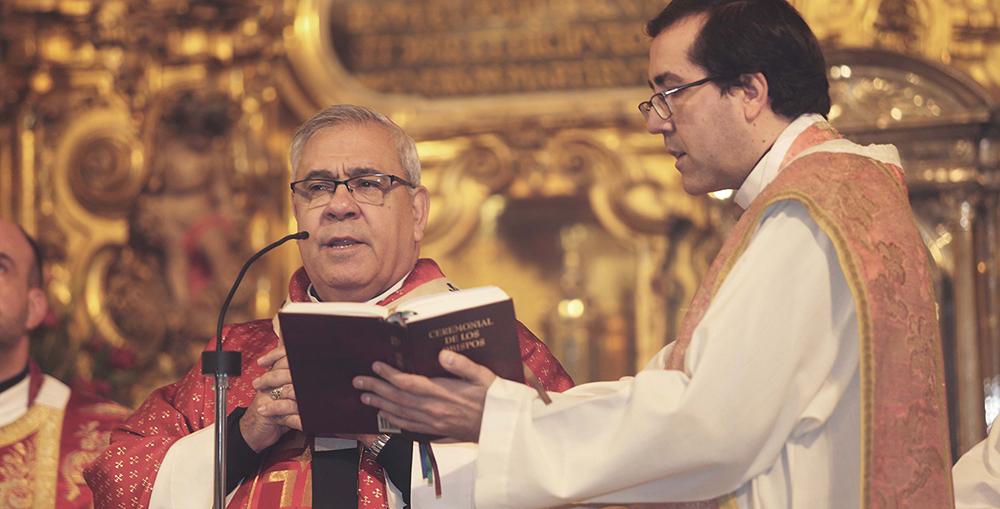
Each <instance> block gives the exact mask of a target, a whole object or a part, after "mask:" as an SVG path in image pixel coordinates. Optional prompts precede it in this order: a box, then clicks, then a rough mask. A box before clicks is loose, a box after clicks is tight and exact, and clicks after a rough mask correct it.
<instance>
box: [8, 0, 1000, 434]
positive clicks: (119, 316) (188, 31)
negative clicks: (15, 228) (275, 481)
mask: <svg viewBox="0 0 1000 509" xmlns="http://www.w3.org/2000/svg"><path fill="white" fill-rule="evenodd" d="M793 3H795V4H796V6H797V7H798V8H799V9H800V10H801V11H802V12H803V14H804V15H805V17H806V18H807V20H808V21H809V22H810V23H811V24H812V26H813V27H814V29H815V30H816V32H817V35H818V36H819V37H820V38H821V39H822V41H823V43H824V46H825V48H826V49H827V51H828V53H827V54H828V63H829V69H830V78H831V83H832V91H833V95H834V102H835V106H834V108H833V111H831V119H832V121H833V122H834V124H836V125H837V126H838V127H839V128H840V129H841V130H842V131H844V132H845V133H848V134H849V135H852V136H854V137H855V138H858V139H861V140H864V141H868V142H892V143H896V144H897V145H899V146H900V149H901V152H902V154H903V157H904V164H905V166H906V168H907V172H908V179H909V180H910V185H911V188H912V193H911V196H912V199H913V202H914V206H915V209H916V213H917V217H918V222H919V224H920V226H921V229H922V232H923V234H924V236H925V240H926V242H927V245H928V249H929V250H930V252H931V254H932V257H933V259H934V261H935V263H936V266H937V269H938V270H937V272H936V273H937V274H938V281H937V284H938V292H939V297H940V301H941V317H942V330H943V336H944V339H945V347H946V356H947V363H948V366H947V368H948V382H949V388H950V398H951V412H952V417H953V436H954V437H955V444H956V445H955V449H956V452H957V451H962V450H965V449H967V448H968V447H969V446H970V445H971V444H972V443H974V442H975V441H977V440H979V439H980V438H981V437H982V436H983V432H984V424H985V420H984V419H985V410H984V408H989V407H990V405H991V404H992V405H995V406H996V405H1000V398H997V397H996V396H992V395H991V394H992V392H991V391H992V390H996V389H992V387H994V386H995V385H994V386H989V385H987V387H986V389H985V394H984V381H986V382H990V381H991V380H992V379H993V378H992V377H994V376H996V375H1000V276H998V274H1000V257H998V255H997V254H996V251H997V248H998V247H1000V207H998V204H997V201H998V184H1000V167H998V159H1000V156H998V153H1000V148H998V143H1000V116H998V115H997V114H996V111H997V110H996V107H995V106H994V105H995V104H996V103H997V101H998V99H1000V36H998V35H997V34H998V33H1000V1H997V0H837V1H832V2H831V1H818V0H809V1H807V0H798V1H795V2H793ZM660 7H662V1H661V0H657V1H652V0H576V1H553V0H502V1H490V0H425V1H419V2H412V1H404V0H367V1H362V0H304V1H299V2H294V1H291V0H285V1H282V0H273V1H265V0H249V1H235V0H227V1H212V2H209V1H197V0H153V1H138V0H105V1H100V2H98V1H96V0H93V1H92V0H13V1H10V2H4V3H3V4H2V5H0V54H2V56H3V61H2V63H0V217H3V218H7V219H12V220H15V221H17V222H19V223H21V224H22V225H24V226H25V228H26V229H27V230H28V231H30V232H32V233H34V234H35V235H37V236H38V237H39V238H40V240H41V242H42V244H43V246H44V248H45V252H46V258H47V263H48V277H49V279H50V287H49V290H50V295H51V298H52V300H53V303H54V304H55V306H54V307H55V309H56V312H55V313H54V314H53V316H52V318H51V320H50V326H49V327H48V328H47V331H46V332H44V333H43V334H41V335H40V336H39V337H38V338H36V341H35V344H34V348H35V353H36V355H37V356H38V358H39V359H41V360H42V362H43V364H45V365H46V367H47V368H48V369H49V370H50V371H52V372H54V373H56V374H59V375H63V376H70V377H75V378H76V379H77V380H78V381H79V383H88V382H89V383H91V384H93V385H94V388H95V389H99V390H105V391H109V392H110V393H111V394H112V395H114V396H115V397H116V398H118V399H120V400H122V401H124V402H126V403H132V404H134V403H136V402H138V401H139V400H141V399H142V398H143V397H144V396H145V395H146V394H147V393H148V392H149V391H150V390H151V389H152V388H153V387H155V386H157V385H160V384H163V383H167V382H169V381H172V380H174V379H176V378H177V377H178V375H179V373H181V372H183V371H184V370H186V369H187V368H189V367H190V365H191V363H192V362H193V360H194V359H195V357H196V353H197V352H198V351H199V350H200V349H201V347H202V346H203V345H204V341H205V339H206V338H207V337H208V336H210V335H211V333H212V332H213V330H214V320H215V313H216V309H217V308H218V305H219V303H220V302H221V300H222V297H223V296H224V293H225V291H226V289H227V287H228V285H229V282H230V281H231V280H232V277H233V275H234V273H235V270H236V269H237V268H238V265H239V263H240V262H241V261H242V260H243V259H244V258H245V257H246V256H247V255H249V253H251V252H252V251H253V250H255V249H257V248H259V247H261V246H263V245H264V244H265V243H267V242H268V241H269V240H271V239H274V238H277V237H279V236H280V235H282V234H284V233H286V232H288V231H291V230H293V229H294V223H293V221H292V220H291V219H290V210H289V208H290V205H289V198H288V196H289V195H288V188H287V182H288V176H289V170H288V163H287V159H286V158H287V156H286V150H287V146H288V142H289V141H290V137H291V133H292V131H293V130H294V128H295V126H296V125H297V124H298V123H300V122H301V121H302V120H303V119H305V118H307V117H308V116H309V115H311V114H312V113H313V112H315V111H316V110H317V109H319V108H321V107H323V106H326V105H329V104H333V103H344V102H347V103H357V104H364V105H368V106H372V107H374V108H376V109H378V110H380V111H382V112H384V113H386V114H388V115H390V116H391V117H392V118H394V119H395V120H396V121H397V122H399V123H400V124H401V125H403V127H404V128H405V129H406V130H407V131H408V132H410V133H411V134H412V135H413V136H414V137H415V138H416V139H417V140H418V142H419V151H420V153H421V159H422V161H423V165H424V181H425V184H426V185H427V187H428V188H429V189H430V191H431V193H432V196H433V199H432V200H433V201H432V214H431V219H430V224H429V227H428V236H427V240H426V242H425V244H424V246H423V254H424V255H426V256H431V257H433V258H435V259H437V260H438V261H439V262H440V263H441V265H442V266H443V268H444V269H445V271H446V272H447V273H448V274H449V275H450V277H451V278H452V279H454V280H455V281H456V282H458V283H459V284H461V285H465V286H475V285H479V284H486V283H495V284H500V285H501V286H503V287H504V288H505V289H506V290H507V291H508V292H509V293H510V294H511V295H512V296H514V297H515V301H516V303H517V310H518V314H519V317H520V318H521V320H522V321H524V322H525V323H526V324H527V325H528V326H529V327H530V328H532V329H533V330H535V331H536V332H537V333H538V334H539V335H540V336H541V337H543V338H544V339H545V340H546V341H547V342H548V343H549V345H550V346H551V347H552V348H553V350H554V351H555V352H556V354H557V356H559V357H560V359H562V360H563V361H564V363H565V364H566V365H567V367H568V368H569V369H570V370H571V371H572V373H573V374H574V376H575V378H576V379H577V380H578V381H585V380H592V379H607V378H613V377H618V376H622V375H626V374H629V373H632V372H634V370H636V369H638V368H640V367H641V366H642V365H643V363H644V362H645V361H646V360H647V359H648V358H649V357H651V356H652V354H653V353H654V352H656V351H657V350H658V349H659V348H661V347H662V345H663V344H664V343H665V342H667V341H669V339H670V338H672V337H673V334H674V331H675V330H676V327H677V325H678V322H679V320H680V318H681V316H682V313H683V309H684V306H685V305H686V303H687V302H688V301H689V300H690V298H691V296H692V294H693V292H694V290H695V288H696V287H697V283H698V280H699V277H700V276H701V274H703V273H704V271H705V269H706V268H707V265H708V263H709V262H710V260H711V257H712V256H713V254H714V252H715V250H716V249H717V248H718V246H719V243H720V240H721V235H722V234H723V233H724V232H725V230H726V228H727V227H728V225H729V224H731V223H732V221H733V220H734V219H735V217H736V216H735V214H736V213H737V212H736V211H735V210H734V207H733V205H731V204H730V203H729V201H728V200H727V199H726V198H725V196H713V197H707V198H692V197H689V196H687V195H686V194H685V193H684V192H683V190H682V189H681V187H680V182H679V178H678V175H677V173H676V172H675V171H674V169H673V161H672V160H671V158H670V157H669V156H668V155H666V154H665V153H664V151H663V149H662V144H661V141H660V140H659V138H657V137H654V136H650V135H648V134H646V133H645V132H644V131H643V128H642V123H641V119H640V117H639V115H638V113H637V112H636V109H635V104H636V103H638V102H639V101H641V100H643V99H645V98H646V97H648V95H649V91H648V89H646V88H645V85H644V76H645V66H646V57H645V52H646V45H647V41H646V38H645V37H644V36H643V35H642V26H643V22H644V21H645V20H646V19H648V18H649V17H651V16H652V15H653V14H655V13H656V12H657V11H658V10H659V8H660ZM297 263H298V261H297V253H296V252H295V250H294V248H282V251H279V253H277V254H275V255H272V256H271V257H270V258H269V259H267V260H264V261H263V262H262V263H261V264H260V265H259V266H258V267H257V268H256V269H255V270H254V271H253V272H252V273H251V276H250V277H249V278H248V280H247V281H246V282H245V283H244V285H243V290H242V291H241V293H240V294H239V295H238V297H237V299H236V304H235V306H234V308H233V310H232V311H231V315H230V316H231V319H233V320H239V319H248V318H250V317H254V316H267V315H269V314H271V313H273V312H274V311H275V309H276V308H277V307H278V306H280V305H281V303H282V302H283V299H284V291H285V281H286V280H287V276H288V274H289V273H290V272H291V270H293V269H294V267H296V266H297ZM790 312H794V310H790ZM998 380H1000V379H998ZM996 385H1000V383H998V384H996ZM998 392H1000V390H998ZM984 398H985V399H984ZM990 398H993V399H990ZM984 400H985V401H986V404H985V405H984Z"/></svg>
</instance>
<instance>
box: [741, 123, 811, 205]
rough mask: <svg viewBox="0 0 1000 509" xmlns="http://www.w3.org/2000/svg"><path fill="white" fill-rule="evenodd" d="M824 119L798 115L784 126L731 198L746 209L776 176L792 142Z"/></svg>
mask: <svg viewBox="0 0 1000 509" xmlns="http://www.w3.org/2000/svg"><path fill="white" fill-rule="evenodd" d="M825 120H826V119H824V118H823V116H822V115H819V114H816V113H807V114H805V115H800V116H799V117H798V118H796V119H795V120H794V121H792V123H791V124H788V126H786V127H785V129H784V130H783V131H781V134H780V135H778V138H777V139H775V140H774V143H772V144H771V148H769V149H767V150H766V151H764V155H762V156H761V158H760V159H758V160H757V164H755V165H754V167H753V170H751V171H750V174H749V175H747V178H746V179H744V180H743V184H742V185H741V186H740V188H739V189H737V190H736V195H735V196H734V197H733V200H734V201H735V202H736V204H737V205H739V206H740V208H743V209H746V208H747V207H749V206H750V203H751V202H753V201H754V199H756V198H757V196H758V195H760V193H761V191H763V190H764V188H765V187H767V185H768V184H770V183H771V181H772V180H774V178H775V177H777V176H778V172H779V171H780V170H781V162H782V161H783V160H784V159H785V154H787V153H788V149H790V148H792V143H793V142H794V141H795V139H796V138H798V137H799V135H800V134H802V133H803V132H804V131H805V130H806V129H808V128H809V126H811V125H813V124H815V123H816V122H823V121H825Z"/></svg>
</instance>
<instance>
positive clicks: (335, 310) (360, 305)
mask: <svg viewBox="0 0 1000 509" xmlns="http://www.w3.org/2000/svg"><path fill="white" fill-rule="evenodd" d="M280 312H281V313H295V314H309V315H335V316H360V317H373V318H382V319H385V318H386V317H387V316H389V308H386V307H384V306H379V305H376V304H367V303H364V302H289V303H288V304H285V306H284V307H282V308H281V310H280Z"/></svg>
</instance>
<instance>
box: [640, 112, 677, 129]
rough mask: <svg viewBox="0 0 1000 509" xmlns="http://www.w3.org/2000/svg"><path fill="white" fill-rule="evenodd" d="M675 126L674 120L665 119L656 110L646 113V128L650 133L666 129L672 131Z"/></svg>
mask: <svg viewBox="0 0 1000 509" xmlns="http://www.w3.org/2000/svg"><path fill="white" fill-rule="evenodd" d="M673 127H674V124H673V121H672V120H663V119H662V118H660V116H659V115H658V114H657V113H656V112H655V111H650V112H649V114H648V115H646V130H647V131H649V133H650V134H660V133H663V132H664V131H672V130H673Z"/></svg>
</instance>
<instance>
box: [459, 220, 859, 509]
mask: <svg viewBox="0 0 1000 509" xmlns="http://www.w3.org/2000/svg"><path fill="white" fill-rule="evenodd" d="M856 324H857V321H856V314H855V310H854V303H853V299H852V298H851V297H850V293H849V289H848V287H847V285H846V280H845V279H844V276H843V273H842V272H841V270H840V266H839V263H838V261H837V257H836V252H835V250H834V249H833V247H832V245H831V243H830V240H829V238H828V237H827V236H826V235H825V234H824V233H823V232H822V230H820V229H819V227H818V226H817V225H816V223H815V222H814V221H813V220H812V219H811V218H810V217H809V215H808V213H807V212H806V211H805V209H804V207H802V206H801V205H800V204H798V203H796V202H781V203H779V204H777V205H775V206H773V207H772V208H771V209H770V210H769V212H768V215H767V217H766V219H765V220H764V221H763V223H762V224H761V226H760V228H759V229H758V231H757V233H756V234H755V235H754V237H753V239H752V242H751V243H750V244H749V246H748V247H747V249H746V251H745V252H744V254H743V255H742V256H741V257H740V259H739V260H738V261H737V262H736V264H735V265H734V267H733V269H732V270H731V272H730V273H729V275H728V277H727V278H726V279H725V281H724V283H723V285H722V286H721V288H720V289H719V291H718V293H717V294H716V296H715V298H714V299H713V301H712V304H711V306H710V307H709V309H708V311H707V313H706V314H705V316H704V318H703V319H702V321H701V322H700V323H699V324H698V326H697V328H696V329H695V331H694V335H693V338H692V342H691V345H690V347H689V349H688V352H687V354H686V356H685V366H684V368H685V369H684V371H675V370H671V371H667V370H664V369H661V368H660V367H659V366H662V359H663V358H664V354H665V352H661V354H659V355H658V356H657V357H658V358H659V360H657V361H655V362H654V363H651V365H650V367H648V368H647V369H645V370H643V371H641V372H639V373H638V374H637V375H636V376H635V377H634V378H624V379H622V380H619V381H616V382H597V383H589V384H584V385H580V386H577V387H575V388H573V389H570V390H568V391H566V392H564V393H562V394H553V395H552V400H553V403H552V404H551V405H545V404H543V403H542V402H541V401H540V400H539V399H538V398H537V396H536V395H535V394H534V390H533V389H531V388H528V387H526V386H524V385H520V384H516V383H513V382H510V381H506V380H501V379H498V380H497V381H496V382H495V383H494V384H493V385H492V386H491V387H490V389H489V391H488V393H487V398H486V408H485V411H484V415H483V423H482V427H481V430H480V444H479V459H478V461H477V464H476V470H477V478H476V485H475V498H476V504H477V507H479V508H481V509H486V508H512V509H513V508H517V509H529V508H533V507H549V506H557V505H565V504H567V503H579V502H583V501H587V502H591V503H619V504H621V503H641V502H671V501H685V500H703V499H710V498H714V497H717V496H721V495H724V494H727V493H731V492H733V491H734V490H735V489H737V488H738V487H740V486H741V485H742V484H744V483H745V482H747V481H748V480H750V479H752V478H754V477H755V476H757V475H759V474H761V473H762V472H764V471H767V470H768V469H769V468H770V467H771V466H772V465H773V464H774V463H775V461H776V459H777V458H778V456H779V454H781V451H782V448H783V447H784V445H785V443H786V441H787V440H788V439H789V437H790V436H792V435H793V434H795V433H805V432H807V431H808V430H810V429H816V428H818V427H819V426H822V424H823V422H825V420H826V419H827V418H828V417H829V416H830V415H831V413H832V412H833V411H834V407H835V406H836V404H837V402H838V401H840V399H841V398H842V396H843V394H844V392H845V391H846V389H847V387H848V386H849V385H850V381H851V379H852V377H853V376H855V375H856V373H857V345H856V341H853V342H852V341H845V340H844V338H845V337H851V334H852V333H851V329H852V327H853V328H854V331H855V332H854V336H853V337H855V338H856V327H857V325H856ZM852 343H853V344H852Z"/></svg>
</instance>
